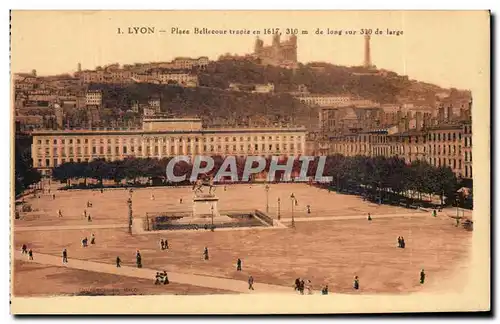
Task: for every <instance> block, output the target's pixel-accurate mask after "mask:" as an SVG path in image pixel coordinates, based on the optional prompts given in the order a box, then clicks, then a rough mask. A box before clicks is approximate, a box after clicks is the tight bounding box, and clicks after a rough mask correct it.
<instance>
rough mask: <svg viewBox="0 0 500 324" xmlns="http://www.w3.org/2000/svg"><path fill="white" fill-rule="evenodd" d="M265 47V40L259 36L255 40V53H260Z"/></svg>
mask: <svg viewBox="0 0 500 324" xmlns="http://www.w3.org/2000/svg"><path fill="white" fill-rule="evenodd" d="M263 47H264V41H263V40H262V39H260V38H259V36H257V39H256V40H255V46H254V50H253V51H254V53H255V54H258V53H260V51H261V50H262V48H263Z"/></svg>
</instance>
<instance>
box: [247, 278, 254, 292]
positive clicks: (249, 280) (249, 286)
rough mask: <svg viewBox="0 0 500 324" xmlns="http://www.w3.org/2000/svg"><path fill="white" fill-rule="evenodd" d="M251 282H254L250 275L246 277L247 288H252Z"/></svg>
mask: <svg viewBox="0 0 500 324" xmlns="http://www.w3.org/2000/svg"><path fill="white" fill-rule="evenodd" d="M253 282H254V281H253V277H252V276H250V277H248V289H250V290H254V289H253Z"/></svg>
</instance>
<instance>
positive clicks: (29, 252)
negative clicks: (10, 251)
mask: <svg viewBox="0 0 500 324" xmlns="http://www.w3.org/2000/svg"><path fill="white" fill-rule="evenodd" d="M21 254H27V255H28V258H29V259H30V260H33V250H31V249H29V250H28V246H26V244H23V246H22V250H21Z"/></svg>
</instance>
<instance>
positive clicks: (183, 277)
mask: <svg viewBox="0 0 500 324" xmlns="http://www.w3.org/2000/svg"><path fill="white" fill-rule="evenodd" d="M14 257H15V259H16V260H27V259H28V258H27V256H26V255H22V254H21V252H19V251H16V252H15V253H14ZM35 257H36V258H35ZM27 262H30V263H31V262H33V263H39V264H45V265H50V266H63V267H65V268H71V269H79V270H87V271H93V272H99V273H107V274H115V275H120V276H125V277H132V278H141V279H149V280H150V283H154V278H155V275H156V273H157V272H158V271H161V269H148V268H137V267H131V266H126V265H123V266H121V267H120V268H117V267H116V265H113V264H109V263H108V264H106V263H100V262H93V261H88V260H78V259H73V258H69V259H68V263H66V264H63V263H62V258H61V257H56V256H54V255H48V254H42V253H38V254H36V256H35V255H34V257H33V260H28V261H27ZM168 278H169V281H171V282H173V283H179V284H185V285H192V286H198V287H205V288H211V289H218V290H228V291H233V292H238V293H248V292H254V291H255V290H253V291H252V290H249V289H248V284H247V282H246V281H242V280H232V279H224V278H215V277H208V276H199V275H193V274H184V273H175V272H168ZM255 288H256V289H258V291H259V292H266V293H269V292H280V293H283V292H290V288H288V287H281V286H277V285H269V284H262V283H259V284H257V283H255Z"/></svg>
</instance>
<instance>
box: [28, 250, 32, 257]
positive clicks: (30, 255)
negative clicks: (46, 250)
mask: <svg viewBox="0 0 500 324" xmlns="http://www.w3.org/2000/svg"><path fill="white" fill-rule="evenodd" d="M28 259H29V260H33V250H31V249H30V250H29V251H28Z"/></svg>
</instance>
